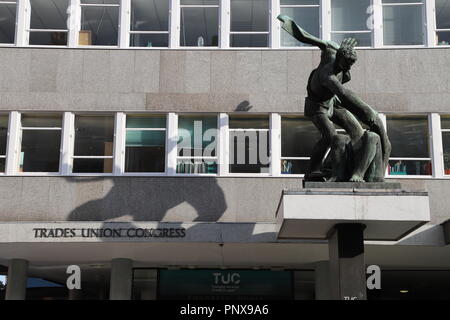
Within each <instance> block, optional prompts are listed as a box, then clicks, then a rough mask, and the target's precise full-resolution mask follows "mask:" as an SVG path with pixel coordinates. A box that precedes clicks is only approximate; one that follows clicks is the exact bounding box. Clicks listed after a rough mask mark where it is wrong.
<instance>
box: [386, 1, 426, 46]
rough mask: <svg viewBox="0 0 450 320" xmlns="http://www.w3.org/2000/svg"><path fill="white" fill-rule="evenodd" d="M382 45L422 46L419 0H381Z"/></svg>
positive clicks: (422, 26)
mask: <svg viewBox="0 0 450 320" xmlns="http://www.w3.org/2000/svg"><path fill="white" fill-rule="evenodd" d="M382 1H383V37H384V40H383V42H384V45H421V44H423V40H424V36H423V28H424V24H423V16H422V15H423V12H422V10H423V3H422V1H421V0H382Z"/></svg>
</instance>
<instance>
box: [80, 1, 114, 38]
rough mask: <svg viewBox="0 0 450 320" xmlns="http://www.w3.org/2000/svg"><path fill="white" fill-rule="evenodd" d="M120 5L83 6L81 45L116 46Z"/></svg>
mask: <svg viewBox="0 0 450 320" xmlns="http://www.w3.org/2000/svg"><path fill="white" fill-rule="evenodd" d="M118 25H119V7H82V8H81V30H80V34H79V44H80V45H97V46H116V45H117V41H118V40H117V39H118Z"/></svg>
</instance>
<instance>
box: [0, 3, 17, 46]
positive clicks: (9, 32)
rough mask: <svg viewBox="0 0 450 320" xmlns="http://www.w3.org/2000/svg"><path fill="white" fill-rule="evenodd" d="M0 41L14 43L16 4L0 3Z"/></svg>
mask: <svg viewBox="0 0 450 320" xmlns="http://www.w3.org/2000/svg"><path fill="white" fill-rule="evenodd" d="M0 17H2V18H1V19H0V43H14V38H15V32H16V5H15V4H0Z"/></svg>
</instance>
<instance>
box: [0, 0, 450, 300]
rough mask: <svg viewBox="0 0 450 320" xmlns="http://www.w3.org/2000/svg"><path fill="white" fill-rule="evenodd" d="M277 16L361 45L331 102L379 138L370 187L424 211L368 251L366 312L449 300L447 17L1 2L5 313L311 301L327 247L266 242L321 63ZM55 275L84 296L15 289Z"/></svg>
mask: <svg viewBox="0 0 450 320" xmlns="http://www.w3.org/2000/svg"><path fill="white" fill-rule="evenodd" d="M279 14H287V15H289V16H291V17H293V18H294V19H295V20H296V21H297V22H298V23H299V25H301V26H304V27H305V29H306V30H307V31H308V32H310V33H312V34H314V35H316V36H319V37H321V38H323V39H327V40H333V41H336V42H340V41H341V40H342V39H343V38H344V37H348V36H351V37H355V38H356V39H357V40H358V43H359V45H358V48H357V53H358V61H357V62H356V64H355V65H354V67H353V68H352V80H351V81H350V82H349V83H348V84H346V86H348V87H349V88H351V89H352V90H354V91H355V92H356V93H357V94H358V95H360V96H361V98H362V99H363V100H364V101H366V102H367V103H369V104H370V105H371V106H373V107H374V108H375V109H376V110H377V111H379V113H380V117H381V118H382V119H383V121H384V123H385V125H386V128H387V131H388V135H389V137H390V139H391V142H392V146H393V151H392V155H391V159H390V162H389V166H388V170H387V172H386V179H387V180H388V181H389V182H399V183H401V186H402V189H405V190H410V191H427V192H428V194H429V199H430V212H431V217H430V221H429V222H428V223H426V224H424V225H423V226H421V227H420V228H418V229H417V230H415V231H414V232H413V233H411V234H409V235H408V236H406V237H404V238H402V239H399V240H398V241H367V242H366V243H365V259H366V264H367V265H377V266H379V267H380V268H381V270H382V271H381V274H382V278H381V279H382V288H381V289H379V290H369V291H368V297H369V299H389V298H394V299H409V298H424V297H435V298H449V297H450V294H449V292H450V290H449V289H450V249H449V246H448V245H447V244H448V243H449V242H450V238H449V237H448V234H447V231H446V230H447V229H448V224H447V221H448V219H449V218H450V212H449V209H448V208H449V207H450V198H449V196H448V194H449V190H450V180H449V179H450V107H449V105H448V102H447V101H448V100H449V98H450V64H449V58H450V51H449V41H450V1H449V0H408V1H400V0H372V1H371V0H367V1H364V0H357V1H356V0H355V1H350V0H345V1H344V0H321V1H319V0H220V1H219V0H204V1H200V0H104V1H103V0H66V1H62V0H58V1H56V0H17V1H0V18H1V19H0V31H1V32H0V126H1V130H0V169H1V173H0V190H1V192H0V221H1V223H0V264H1V265H2V266H4V269H1V271H2V272H3V273H4V274H5V275H6V274H7V272H9V276H8V278H7V283H8V287H10V289H8V290H10V292H11V293H10V296H9V298H23V297H28V298H36V299H38V298H43V297H53V298H67V297H69V298H73V299H77V298H79V299H108V298H134V299H171V298H192V299H203V298H208V297H209V298H216V299H223V298H229V297H230V296H231V297H234V298H242V299H247V298H271V299H274V298H280V299H314V298H321V297H326V292H327V289H326V285H324V283H325V282H326V281H325V280H324V279H326V278H327V277H328V271H327V261H328V243H327V241H326V240H317V239H316V240H314V239H310V240H304V239H303V240H282V239H279V238H278V236H277V235H278V226H277V220H276V212H277V206H278V204H279V202H280V197H281V195H282V191H283V190H286V189H290V190H292V189H299V188H302V178H303V175H304V173H305V171H306V170H307V166H308V161H309V155H310V152H311V149H312V147H313V145H314V143H315V141H316V140H318V138H319V133H318V131H317V130H316V129H315V128H314V126H313V124H312V123H311V121H310V120H309V119H307V118H305V117H304V115H303V110H304V109H303V108H304V98H305V96H306V85H307V80H308V76H309V73H310V72H311V71H312V70H313V69H314V68H315V67H316V66H317V65H318V63H319V61H320V51H319V50H318V49H317V48H312V47H308V46H304V45H302V44H300V43H298V42H296V41H295V40H293V39H291V38H289V36H288V35H287V34H285V33H283V32H284V31H282V30H281V28H280V24H279V21H278V20H277V19H276V17H277V16H278V15H279ZM198 137H200V138H198ZM329 205H330V206H333V204H332V203H330V204H329ZM69 265H77V266H79V267H80V269H81V290H70V291H68V290H66V291H64V290H63V289H61V288H58V289H48V288H47V289H45V290H44V289H42V290H40V291H38V290H35V289H33V288H27V290H26V291H24V288H25V284H26V279H27V276H28V278H41V279H45V280H47V281H51V282H53V283H56V284H59V285H62V286H65V284H66V279H67V277H68V274H67V273H66V271H67V267H68V266H69ZM181 284H182V285H181ZM262 284H263V285H264V288H268V289H261V286H262ZM16 287H17V288H16ZM0 292H1V291H0ZM6 295H7V296H8V293H6Z"/></svg>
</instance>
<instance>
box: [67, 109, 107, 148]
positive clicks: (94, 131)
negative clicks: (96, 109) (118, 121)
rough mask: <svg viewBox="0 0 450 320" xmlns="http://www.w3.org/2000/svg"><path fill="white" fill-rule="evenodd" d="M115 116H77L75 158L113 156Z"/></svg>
mask: <svg viewBox="0 0 450 320" xmlns="http://www.w3.org/2000/svg"><path fill="white" fill-rule="evenodd" d="M113 140H114V117H113V116H76V118H75V150H74V155H75V156H112V154H113Z"/></svg>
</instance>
